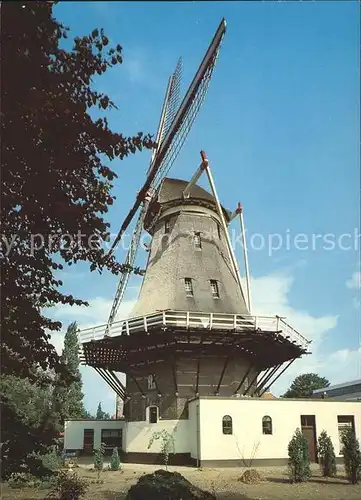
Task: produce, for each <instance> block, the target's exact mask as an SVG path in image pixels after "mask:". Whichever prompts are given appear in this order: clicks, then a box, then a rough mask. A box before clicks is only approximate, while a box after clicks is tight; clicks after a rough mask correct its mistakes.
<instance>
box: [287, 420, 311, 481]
mask: <svg viewBox="0 0 361 500" xmlns="http://www.w3.org/2000/svg"><path fill="white" fill-rule="evenodd" d="M288 456H289V459H288V470H289V475H290V479H291V481H292V482H293V483H300V482H303V481H307V480H308V479H309V478H310V477H311V469H310V460H309V457H308V443H307V439H306V438H305V437H304V435H303V434H302V432H301V431H300V429H296V431H295V433H294V435H293V437H292V439H291V441H290V442H289V444H288Z"/></svg>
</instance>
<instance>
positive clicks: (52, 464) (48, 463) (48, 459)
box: [39, 447, 62, 472]
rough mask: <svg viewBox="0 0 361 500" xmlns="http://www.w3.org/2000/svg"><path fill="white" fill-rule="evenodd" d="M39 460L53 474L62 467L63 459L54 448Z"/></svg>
mask: <svg viewBox="0 0 361 500" xmlns="http://www.w3.org/2000/svg"><path fill="white" fill-rule="evenodd" d="M39 458H40V460H41V462H42V464H43V466H44V467H45V468H46V469H48V470H50V471H52V472H57V471H58V470H59V469H60V467H61V463H62V459H61V456H60V455H59V454H58V453H57V451H56V449H55V447H52V448H51V449H50V450H49V452H48V453H45V454H44V455H41V456H40V457H39Z"/></svg>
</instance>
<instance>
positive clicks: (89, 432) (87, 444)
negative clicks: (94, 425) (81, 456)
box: [83, 429, 94, 455]
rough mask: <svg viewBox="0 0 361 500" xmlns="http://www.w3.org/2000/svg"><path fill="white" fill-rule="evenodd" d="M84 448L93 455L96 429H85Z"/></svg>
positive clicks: (86, 452) (85, 451)
mask: <svg viewBox="0 0 361 500" xmlns="http://www.w3.org/2000/svg"><path fill="white" fill-rule="evenodd" d="M83 450H84V453H85V454H89V455H92V454H93V451H94V429H84V438H83Z"/></svg>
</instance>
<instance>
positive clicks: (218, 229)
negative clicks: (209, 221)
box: [217, 224, 221, 239]
mask: <svg viewBox="0 0 361 500" xmlns="http://www.w3.org/2000/svg"><path fill="white" fill-rule="evenodd" d="M217 231H218V238H219V239H221V228H220V227H219V224H217Z"/></svg>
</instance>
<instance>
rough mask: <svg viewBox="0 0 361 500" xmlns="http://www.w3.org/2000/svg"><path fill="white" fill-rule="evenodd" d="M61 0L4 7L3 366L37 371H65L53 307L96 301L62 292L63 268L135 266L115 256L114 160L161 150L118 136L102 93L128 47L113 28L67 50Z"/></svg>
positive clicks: (143, 141) (10, 370)
mask: <svg viewBox="0 0 361 500" xmlns="http://www.w3.org/2000/svg"><path fill="white" fill-rule="evenodd" d="M52 9H53V5H52V2H40V1H35V2H3V3H2V5H1V17H2V30H1V54H2V63H3V72H4V74H6V78H5V79H4V80H3V82H2V88H1V90H2V95H1V102H2V106H1V127H2V129H1V133H2V141H1V157H2V212H1V224H2V249H1V261H2V282H1V296H2V308H1V313H2V325H3V328H2V372H3V373H15V374H18V375H19V376H29V377H36V373H35V372H34V366H35V367H36V366H41V367H42V368H43V369H47V368H48V367H51V368H55V369H56V370H57V371H59V370H61V363H60V360H59V356H58V355H57V353H56V351H55V349H54V347H53V346H52V345H51V343H50V342H49V338H50V337H49V332H52V331H56V330H59V329H60V328H61V324H60V322H56V321H52V320H50V319H49V318H48V317H46V316H45V315H44V310H43V308H44V307H45V306H47V305H55V304H70V305H74V304H76V305H86V302H85V301H84V300H82V299H79V298H75V297H73V296H72V295H71V294H66V293H64V292H63V291H62V290H61V286H62V281H61V280H60V279H59V276H58V275H57V274H56V273H57V271H58V270H61V269H63V265H64V264H67V265H69V266H70V265H72V264H75V263H77V262H79V261H84V262H87V263H89V265H90V269H91V270H92V271H95V270H98V271H102V270H103V269H105V268H107V269H109V270H110V271H111V272H112V273H118V272H120V271H122V270H123V269H124V268H125V266H123V265H120V264H118V263H117V262H116V260H115V258H114V257H111V258H107V259H105V255H106V249H105V247H104V243H105V242H107V241H108V240H109V223H107V222H106V221H105V219H104V214H106V213H107V211H108V207H109V206H110V205H111V204H112V203H113V201H114V199H115V197H114V196H112V193H111V189H112V187H113V184H112V182H113V181H114V179H115V178H116V177H117V175H116V173H115V172H114V171H112V170H111V169H110V167H109V166H108V165H106V161H111V160H113V159H115V158H119V159H123V158H125V157H126V156H128V155H130V154H132V153H135V152H136V151H137V150H141V149H143V147H145V148H151V147H154V143H153V142H152V140H151V137H150V136H144V135H143V134H142V133H139V134H138V135H137V136H135V137H126V136H123V135H122V134H120V133H115V132H113V131H112V130H111V129H110V128H109V126H108V122H107V120H106V117H100V118H98V119H96V120H95V119H94V120H93V119H92V118H91V116H90V110H91V108H98V109H99V110H100V111H99V112H98V114H99V113H101V112H103V111H108V110H110V109H116V106H115V105H114V103H113V102H112V101H111V100H110V98H109V97H108V96H107V95H105V94H102V93H99V92H97V91H95V90H94V89H93V85H92V78H93V77H94V75H102V74H103V73H105V72H106V71H107V70H108V69H109V68H111V67H112V66H115V65H117V64H119V63H121V62H122V56H121V50H122V49H121V46H120V45H117V46H116V47H114V48H110V49H108V47H107V46H108V45H109V41H108V39H107V37H106V35H105V34H104V32H103V30H97V29H95V30H94V31H93V32H92V33H91V34H90V35H89V36H83V37H76V38H75V40H74V44H73V48H72V50H71V51H67V50H64V49H63V48H60V47H59V43H60V42H62V41H63V39H64V38H67V31H68V30H67V28H65V27H64V26H63V25H61V24H60V23H59V22H57V21H56V20H55V19H54V17H53V15H52ZM138 271H139V270H137V269H136V270H135V272H138Z"/></svg>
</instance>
